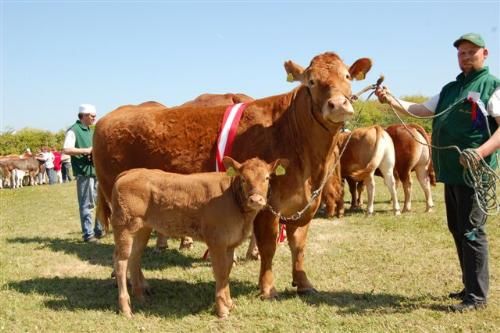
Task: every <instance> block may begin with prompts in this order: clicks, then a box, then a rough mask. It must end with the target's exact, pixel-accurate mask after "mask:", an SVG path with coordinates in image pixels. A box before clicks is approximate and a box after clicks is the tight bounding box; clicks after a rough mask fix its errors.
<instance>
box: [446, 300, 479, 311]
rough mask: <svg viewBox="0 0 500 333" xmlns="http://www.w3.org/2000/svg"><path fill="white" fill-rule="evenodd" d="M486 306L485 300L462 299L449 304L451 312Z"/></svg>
mask: <svg viewBox="0 0 500 333" xmlns="http://www.w3.org/2000/svg"><path fill="white" fill-rule="evenodd" d="M484 308H486V302H473V301H463V302H462V303H458V304H455V305H452V306H450V310H451V311H452V312H465V311H471V310H480V309H484Z"/></svg>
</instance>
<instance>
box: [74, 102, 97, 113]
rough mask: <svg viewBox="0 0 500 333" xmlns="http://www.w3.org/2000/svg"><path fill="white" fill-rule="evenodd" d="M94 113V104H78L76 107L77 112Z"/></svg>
mask: <svg viewBox="0 0 500 333" xmlns="http://www.w3.org/2000/svg"><path fill="white" fill-rule="evenodd" d="M89 113H90V114H96V113H97V111H96V109H95V106H93V105H92V104H80V106H79V107H78V114H89Z"/></svg>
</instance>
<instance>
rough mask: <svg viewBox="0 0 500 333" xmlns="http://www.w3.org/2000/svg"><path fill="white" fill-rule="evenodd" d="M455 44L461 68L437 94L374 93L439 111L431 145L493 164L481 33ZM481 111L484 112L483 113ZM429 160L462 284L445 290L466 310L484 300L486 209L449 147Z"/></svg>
mask: <svg viewBox="0 0 500 333" xmlns="http://www.w3.org/2000/svg"><path fill="white" fill-rule="evenodd" d="M453 46H454V47H456V48H457V51H458V53H457V56H458V65H459V67H460V69H461V73H460V74H459V75H458V76H457V78H456V80H455V81H452V82H450V83H448V84H447V85H445V86H444V87H443V88H442V90H441V92H440V93H439V94H438V95H435V96H434V97H432V98H431V99H430V100H428V101H427V102H425V103H423V104H417V103H410V102H406V101H402V100H398V99H396V98H395V97H393V96H392V95H391V94H390V93H389V91H388V90H387V88H385V87H379V88H377V89H376V91H375V94H376V95H377V96H378V98H379V100H380V102H382V103H388V104H390V105H391V107H392V108H393V109H395V110H396V111H398V112H399V113H401V114H404V113H405V112H409V113H411V114H414V115H417V116H433V115H438V114H441V113H443V114H444V115H443V116H440V117H436V118H433V123H432V144H433V145H434V146H437V147H446V146H451V145H454V146H458V147H459V149H460V150H461V151H463V150H464V149H467V148H469V149H473V150H474V151H475V152H476V153H477V157H476V158H477V159H479V158H483V159H485V161H486V162H487V163H489V165H490V166H491V167H492V168H493V169H495V168H496V167H497V161H496V153H495V151H496V150H498V149H500V127H499V126H500V80H499V79H498V78H497V77H495V76H493V75H492V74H490V72H489V68H488V67H487V66H485V65H484V63H485V60H486V58H487V57H488V49H487V48H486V45H485V42H484V40H483V38H482V37H481V36H480V35H478V34H476V33H468V34H465V35H462V36H461V37H459V38H458V39H457V40H456V41H455V42H454V43H453ZM483 112H484V115H483ZM432 162H433V165H434V168H435V169H436V176H437V180H438V181H439V182H442V183H444V192H445V193H444V197H445V204H446V217H447V220H448V229H449V230H450V232H451V234H452V236H453V239H454V241H455V245H456V249H457V252H458V259H459V262H460V268H461V270H462V282H463V286H464V288H463V290H461V291H460V292H454V293H451V294H450V295H449V297H451V298H456V299H459V300H460V301H461V302H460V303H459V304H456V305H453V306H452V307H451V308H450V309H451V310H452V311H459V312H462V311H466V310H474V309H479V308H484V307H485V306H486V302H487V297H488V288H489V271H488V241H487V238H486V230H485V223H486V217H487V215H486V214H485V213H484V212H483V211H482V210H481V209H480V208H479V206H478V204H477V202H476V200H475V198H474V189H473V188H471V187H469V186H467V185H466V184H465V181H464V179H463V172H464V167H463V166H462V163H465V162H464V160H463V158H462V157H460V156H459V154H458V152H457V151H456V150H454V149H433V150H432Z"/></svg>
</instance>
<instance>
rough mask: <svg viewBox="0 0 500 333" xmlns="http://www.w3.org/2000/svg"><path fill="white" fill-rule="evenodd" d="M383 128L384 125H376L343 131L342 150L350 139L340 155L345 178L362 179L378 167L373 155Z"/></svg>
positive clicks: (340, 144) (340, 142)
mask: <svg viewBox="0 0 500 333" xmlns="http://www.w3.org/2000/svg"><path fill="white" fill-rule="evenodd" d="M383 130H384V129H383V128H382V127H380V126H378V125H374V126H370V127H363V128H357V129H355V130H353V131H352V132H350V133H349V132H344V133H341V137H340V138H339V147H340V151H342V150H343V147H344V145H345V142H347V140H349V141H348V142H347V147H346V148H345V149H344V152H343V154H342V156H341V157H340V165H341V173H342V177H343V178H346V177H350V178H352V179H354V180H356V181H361V180H363V179H364V178H365V177H366V175H367V174H369V173H371V172H373V171H374V170H375V169H376V168H377V165H375V164H374V163H373V162H374V161H373V157H374V154H375V150H376V147H377V145H378V142H379V140H380V138H381V136H382V133H383ZM349 137H350V138H349Z"/></svg>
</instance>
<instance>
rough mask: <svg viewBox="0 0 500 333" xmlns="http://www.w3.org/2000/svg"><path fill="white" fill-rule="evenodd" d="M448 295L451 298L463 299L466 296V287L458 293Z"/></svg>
mask: <svg viewBox="0 0 500 333" xmlns="http://www.w3.org/2000/svg"><path fill="white" fill-rule="evenodd" d="M448 297H449V298H454V299H459V300H463V299H464V298H465V289H462V290H461V291H459V292H457V293H450V294H449V295H448Z"/></svg>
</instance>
